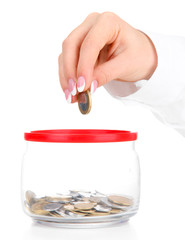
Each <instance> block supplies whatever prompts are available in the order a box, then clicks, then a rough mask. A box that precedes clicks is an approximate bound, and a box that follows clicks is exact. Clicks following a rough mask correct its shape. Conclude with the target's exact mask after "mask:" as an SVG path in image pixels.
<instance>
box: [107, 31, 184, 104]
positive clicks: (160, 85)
mask: <svg viewBox="0 0 185 240" xmlns="http://www.w3.org/2000/svg"><path fill="white" fill-rule="evenodd" d="M147 35H148V36H149V38H150V39H151V40H152V42H153V44H154V46H155V48H156V51H157V56H158V66H157V68H156V70H155V72H154V74H153V75H152V77H151V78H150V79H149V80H141V81H138V82H119V81H115V80H113V81H111V82H109V83H107V84H106V85H104V87H105V89H106V90H107V91H108V92H109V93H110V94H111V95H112V96H114V97H116V98H118V99H120V100H132V101H137V102H140V103H144V104H146V105H149V106H153V107H155V106H165V105H168V104H170V103H172V102H174V101H177V100H178V98H179V97H180V96H181V95H182V94H180V93H181V92H182V89H184V88H185V79H184V78H183V76H184V70H183V69H184V66H185V38H183V37H175V36H164V35H157V34H153V33H151V34H147Z"/></svg>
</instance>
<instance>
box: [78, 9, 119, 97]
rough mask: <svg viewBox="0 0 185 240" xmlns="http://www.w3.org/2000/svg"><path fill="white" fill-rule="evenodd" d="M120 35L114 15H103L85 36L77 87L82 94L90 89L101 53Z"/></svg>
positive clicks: (79, 63) (81, 48)
mask: <svg viewBox="0 0 185 240" xmlns="http://www.w3.org/2000/svg"><path fill="white" fill-rule="evenodd" d="M118 34H119V25H118V24H117V21H115V15H114V14H112V13H105V14H101V16H100V17H99V18H98V19H97V21H96V23H95V24H94V25H93V27H92V28H91V29H90V31H89V32H88V33H87V35H86V36H85V38H84V40H83V42H82V44H81V47H80V52H79V60H78V66H77V76H78V81H77V87H78V91H79V92H82V91H85V90H87V89H88V88H90V86H91V82H92V81H93V80H94V79H93V71H94V67H95V65H96V61H97V59H98V56H99V54H100V51H101V50H102V49H103V48H104V46H105V45H107V44H111V43H112V42H114V41H115V39H116V38H117V36H118Z"/></svg>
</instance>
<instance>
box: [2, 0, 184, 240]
mask: <svg viewBox="0 0 185 240" xmlns="http://www.w3.org/2000/svg"><path fill="white" fill-rule="evenodd" d="M184 10H185V6H184V1H183V0H176V1H171V0H162V1H161V0H153V1H152V0H150V1H148V0H139V1H138V0H125V1H124V0H122V1H121V0H120V1H118V0H113V1H108V0H106V1H104V0H93V1H87V0H86V1H82V0H78V1H75V0H73V1H72V0H67V1H55V0H53V1H46V0H45V1H41V0H37V1H34V0H32V1H25V0H24V1H18V0H17V1H8V0H4V1H3V0H1V1H0V104H1V105H0V106H1V108H0V221H1V230H0V235H1V236H0V238H1V239H20V240H21V239H26V240H30V239H45V240H49V239H56V240H58V239H67V240H73V239H111V240H113V239H114V240H115V239H118V240H119V239H129V240H136V239H137V240H138V239H142V240H143V239H178V240H180V239H185V229H184V224H185V220H184V219H185V218H184V217H185V188H184V182H185V174H184V171H185V147H184V145H185V139H184V138H183V137H182V136H181V135H179V134H178V133H177V132H175V131H174V130H173V129H170V128H169V127H167V126H165V125H163V124H162V123H160V122H159V121H158V120H156V119H155V117H154V116H153V115H152V113H151V112H150V111H149V110H148V109H145V108H144V107H143V106H139V105H137V104H136V105H135V106H132V107H131V106H127V105H124V104H123V103H121V102H119V101H117V100H115V99H113V98H112V97H111V96H110V95H109V94H108V93H107V92H106V91H105V90H104V88H100V89H98V90H97V92H96V93H95V95H94V96H93V109H92V111H91V113H90V114H89V115H87V116H82V115H81V114H80V113H79V111H78V107H77V105H76V104H74V105H69V104H67V103H66V101H65V97H64V94H63V92H62V90H61V88H60V85H59V81H58V66H57V61H58V59H57V58H58V55H59V53H60V51H61V44H62V41H63V39H64V38H66V37H67V35H68V34H69V33H70V32H71V31H72V30H73V28H75V27H76V26H77V25H78V24H80V23H81V22H82V21H83V20H84V18H85V17H86V16H87V15H88V14H89V13H90V12H93V11H98V12H104V11H113V12H115V13H117V14H118V15H119V16H120V17H122V18H123V19H124V20H126V21H127V22H129V23H130V24H131V25H133V26H134V27H136V28H138V29H141V30H142V31H144V32H157V33H164V34H170V35H183V36H185V14H184ZM57 128H109V129H111V128H112V129H125V130H132V131H134V130H136V131H138V133H139V137H138V141H137V144H136V148H137V152H138V154H139V156H140V164H141V186H142V188H141V204H140V210H139V212H138V214H137V215H136V216H134V217H133V218H132V219H131V220H130V221H129V222H128V223H126V224H124V225H122V226H119V227H114V228H103V229H93V230H92V229H91V230H87V229H86V230H83V229H80V230H74V229H73V230H69V229H55V228H47V227H41V226H37V225H34V224H32V221H31V219H30V218H29V217H27V216H26V215H25V214H24V213H23V211H22V208H21V201H20V173H21V161H22V155H23V152H24V150H25V142H24V139H23V133H24V132H25V131H29V130H37V129H57ZM77 154H78V153H77ZM79 154H80V153H79ZM67 160H68V158H67V156H66V161H67ZM103 161H105V164H106V159H105V160H103Z"/></svg>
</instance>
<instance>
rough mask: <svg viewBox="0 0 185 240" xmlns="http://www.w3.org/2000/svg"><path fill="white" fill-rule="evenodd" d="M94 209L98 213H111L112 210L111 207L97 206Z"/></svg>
mask: <svg viewBox="0 0 185 240" xmlns="http://www.w3.org/2000/svg"><path fill="white" fill-rule="evenodd" d="M94 209H95V210H96V211H97V212H110V211H111V210H112V208H111V207H104V206H102V205H97V206H95V207H94Z"/></svg>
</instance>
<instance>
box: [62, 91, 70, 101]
mask: <svg viewBox="0 0 185 240" xmlns="http://www.w3.org/2000/svg"><path fill="white" fill-rule="evenodd" d="M64 93H65V97H66V100H67V102H68V103H71V93H70V91H69V90H68V89H66V90H65V91H64Z"/></svg>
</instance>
